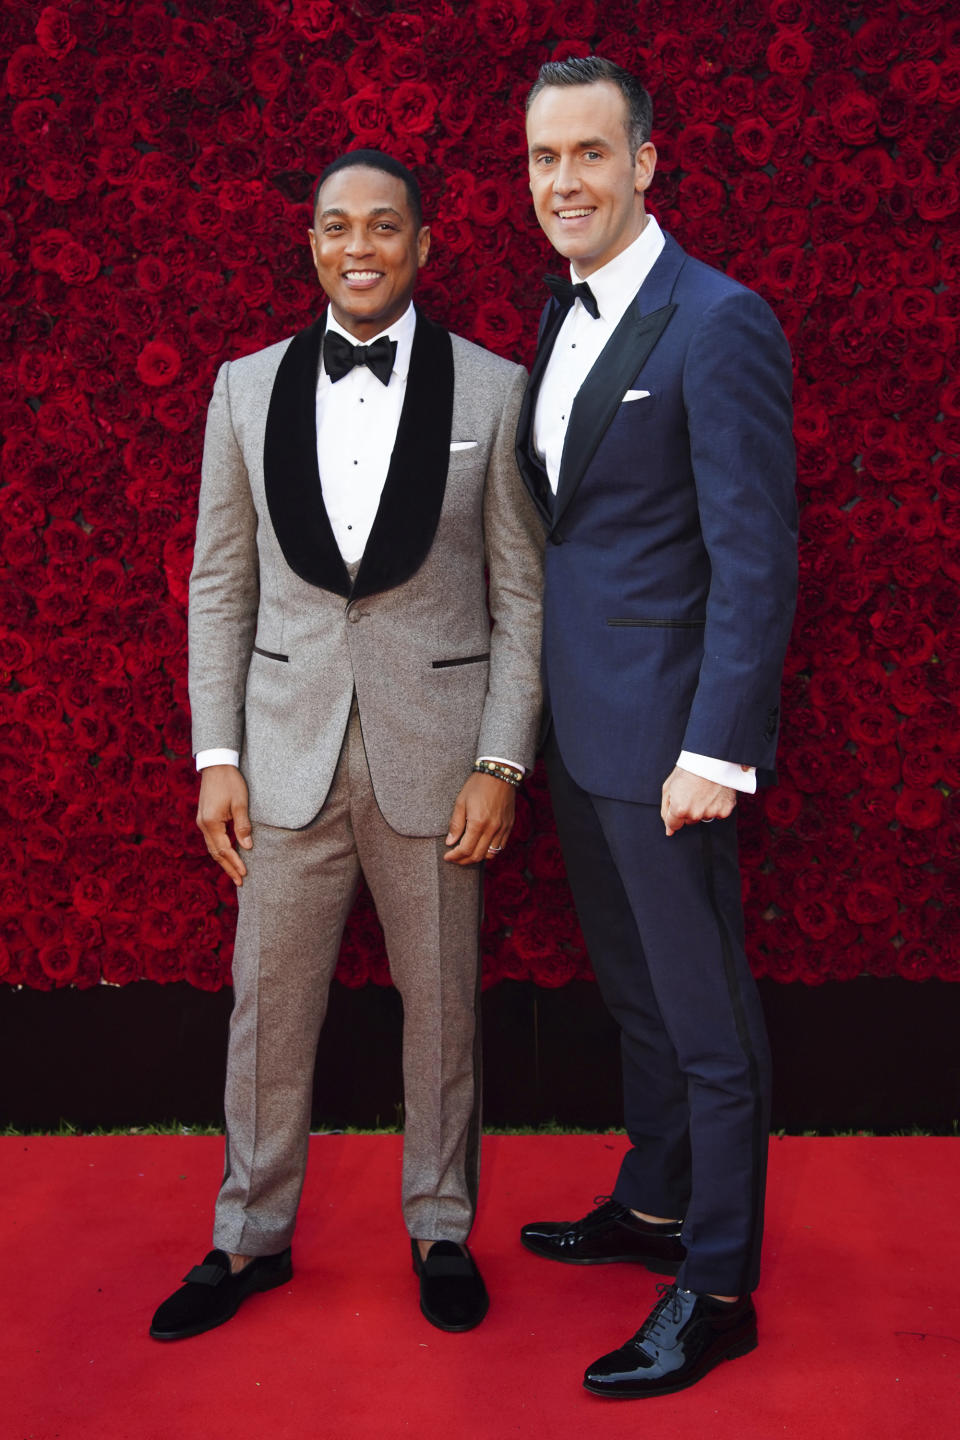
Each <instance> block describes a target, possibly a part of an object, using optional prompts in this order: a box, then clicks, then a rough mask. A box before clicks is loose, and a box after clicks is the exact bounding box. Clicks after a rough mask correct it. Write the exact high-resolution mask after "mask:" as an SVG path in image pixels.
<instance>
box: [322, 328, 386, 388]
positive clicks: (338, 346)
mask: <svg viewBox="0 0 960 1440" xmlns="http://www.w3.org/2000/svg"><path fill="white" fill-rule="evenodd" d="M396 356H397V342H396V340H388V339H387V337H386V335H381V336H380V339H379V340H374V342H373V344H372V345H351V343H350V341H349V340H348V339H347V338H346V337H345V336H344V335H338V334H337V332H336V330H331V331H329V333H328V334H326V335H324V337H323V363H324V366H325V368H326V371H327V374H328V375H329V376H330V379H331V380H332V381H333V383H334V385H335V384H336V383H337V381H338V380H342V379H343V377H344V375H349V374H350V371H351V370H352V369H353V367H354V365H366V366H367V368H368V369H370V370H372V371H373V373H374V375H376V377H377V379H378V380H379V381H380V382H381V384H383V385H387V384H389V381H390V376H391V374H392V373H393V362H394V360H395V359H396Z"/></svg>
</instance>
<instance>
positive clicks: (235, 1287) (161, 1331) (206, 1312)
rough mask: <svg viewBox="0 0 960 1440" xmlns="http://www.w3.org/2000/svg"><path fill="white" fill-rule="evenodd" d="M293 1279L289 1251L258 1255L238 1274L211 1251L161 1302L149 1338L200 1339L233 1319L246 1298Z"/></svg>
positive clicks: (224, 1257)
mask: <svg viewBox="0 0 960 1440" xmlns="http://www.w3.org/2000/svg"><path fill="white" fill-rule="evenodd" d="M292 1275H293V1265H292V1264H291V1262H290V1248H289V1246H288V1247H287V1249H286V1250H281V1252H280V1254H279V1255H257V1256H255V1257H254V1259H253V1260H250V1261H248V1263H247V1264H246V1265H245V1266H244V1267H243V1269H242V1270H240V1271H238V1272H237V1274H236V1275H231V1273H230V1256H229V1255H227V1254H225V1253H224V1251H223V1250H211V1251H210V1254H209V1255H208V1256H207V1258H206V1259H205V1260H204V1262H203V1264H202V1265H194V1267H193V1269H192V1270H191V1271H190V1273H189V1275H185V1276H184V1277H183V1278H184V1282H185V1283H184V1284H183V1285H181V1287H180V1289H179V1290H175V1291H174V1293H173V1294H172V1295H171V1296H170V1298H169V1299H168V1300H164V1302H163V1304H162V1305H161V1306H160V1308H159V1310H158V1311H157V1313H156V1314H155V1315H154V1317H153V1322H152V1324H151V1326H150V1334H151V1335H152V1336H153V1338H154V1340H188V1339H189V1338H190V1336H191V1335H202V1334H203V1332H204V1330H213V1329H215V1328H216V1326H217V1325H222V1324H223V1323H224V1321H225V1320H229V1319H230V1318H231V1317H232V1316H234V1315H236V1313H237V1311H238V1310H239V1309H240V1306H241V1305H242V1304H243V1302H244V1300H246V1298H247V1296H248V1295H255V1294H256V1293H257V1291H258V1290H272V1289H273V1288H274V1286H276V1285H285V1284H286V1283H287V1281H288V1280H289V1279H291V1277H292Z"/></svg>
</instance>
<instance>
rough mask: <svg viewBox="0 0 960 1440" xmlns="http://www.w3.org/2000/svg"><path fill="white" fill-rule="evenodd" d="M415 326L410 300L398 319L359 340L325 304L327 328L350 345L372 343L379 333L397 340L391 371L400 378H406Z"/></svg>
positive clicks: (377, 338) (414, 311)
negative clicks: (342, 337)
mask: <svg viewBox="0 0 960 1440" xmlns="http://www.w3.org/2000/svg"><path fill="white" fill-rule="evenodd" d="M416 328H417V312H416V310H415V309H414V307H413V303H412V302H411V303H410V304H409V305H408V306H407V308H406V310H405V311H404V312H403V314H402V315H401V316H400V318H399V320H394V322H393V324H392V325H388V326H387V328H386V330H381V331H380V332H379V334H377V335H371V336H370V339H369V340H364V341H362V342H361V341H359V340H358V339H357V337H356V335H351V334H350V331H349V330H344V328H343V326H342V325H338V324H337V321H336V318H335V317H334V313H333V310H332V309H331V308H330V306H327V330H328V331H332V332H333V333H334V334H336V335H343V336H344V338H345V339H347V340H349V341H350V344H351V345H359V344H361V343H362V344H364V345H372V344H373V342H374V340H379V339H380V336H381V335H386V336H387V337H388V338H389V339H390V340H396V342H397V354H396V358H395V359H394V362H393V373H394V375H397V376H399V378H400V379H401V380H406V378H407V372H408V371H409V369H410V354H411V352H412V350H413V332H414V331H415V330H416Z"/></svg>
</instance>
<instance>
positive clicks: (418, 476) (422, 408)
mask: <svg viewBox="0 0 960 1440" xmlns="http://www.w3.org/2000/svg"><path fill="white" fill-rule="evenodd" d="M453 378H454V377H453V346H452V344H451V343H450V336H449V335H448V334H447V332H446V330H444V329H442V328H441V326H439V325H434V324H433V322H432V321H430V320H428V319H427V318H426V317H425V316H424V315H422V314H420V312H419V311H418V312H417V328H416V331H415V332H414V337H413V350H412V352H411V355H410V371H409V374H408V375H407V389H406V394H405V395H404V398H403V409H402V410H401V412H400V424H399V425H398V427H397V439H396V444H395V445H394V447H393V455H392V456H391V458H390V469H389V470H388V471H387V478H386V481H385V483H384V486H383V494H382V495H381V497H380V506H379V509H378V510H377V514H376V519H375V520H374V522H373V529H372V530H371V531H370V538H369V540H368V541H367V548H366V549H365V550H364V552H363V559H362V560H361V561H360V569H359V570H358V572H357V578H356V580H355V581H354V585H353V590H352V591H351V595H350V598H351V599H352V600H360V599H362V598H363V597H364V596H365V595H375V594H378V593H379V592H381V591H383V590H392V589H393V588H394V587H395V586H397V585H402V584H403V583H404V581H405V580H409V579H410V576H411V575H414V574H416V572H417V570H419V568H420V566H421V565H422V564H423V562H424V560H425V559H426V558H427V555H428V554H429V552H430V547H431V545H432V544H433V538H434V536H435V535H436V533H437V524H438V522H439V520H440V511H441V509H442V507H443V497H444V494H445V492H446V488H447V468H448V466H449V464H450V436H451V434H452V429H453ZM338 553H339V552H338ZM342 563H343V562H342V561H341V564H342Z"/></svg>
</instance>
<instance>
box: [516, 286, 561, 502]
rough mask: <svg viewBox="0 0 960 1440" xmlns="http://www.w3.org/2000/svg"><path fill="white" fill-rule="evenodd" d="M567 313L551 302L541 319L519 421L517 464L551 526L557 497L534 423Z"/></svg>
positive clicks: (525, 482) (534, 499) (554, 301)
mask: <svg viewBox="0 0 960 1440" xmlns="http://www.w3.org/2000/svg"><path fill="white" fill-rule="evenodd" d="M565 315H566V311H565V310H563V309H562V308H561V306H560V305H558V303H557V301H556V300H548V301H547V305H546V308H545V309H544V312H543V315H542V316H541V319H540V334H539V335H538V337H537V353H536V357H535V359H534V362H533V369H532V370H531V371H530V379H529V380H528V381H527V388H526V390H525V391H524V394H523V404H522V405H521V407H520V418H519V420H518V421H517V446H516V450H517V464H518V466H519V467H520V474H521V475H522V476H523V480H524V484H525V485H526V487H527V489H528V490H529V491H530V494H531V495H532V496H533V502H534V504H535V505H536V507H537V509H538V510H539V511H540V514H541V515H542V516H543V518H544V520H545V521H546V522H547V524H548V525H552V524H553V496H552V495H551V494H550V482H549V480H548V479H547V472H546V470H545V469H544V468H543V465H542V464H541V463H540V461H539V459H538V458H537V453H536V449H535V447H534V443H533V420H534V416H535V414H536V407H537V396H538V395H539V394H540V382H541V381H542V379H543V372H544V371H545V370H546V368H547V361H548V360H549V359H550V356H551V354H552V353H553V347H554V345H555V343H556V339H557V336H558V334H559V333H560V326H561V325H562V324H563V321H564V317H565Z"/></svg>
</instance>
